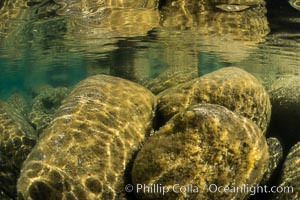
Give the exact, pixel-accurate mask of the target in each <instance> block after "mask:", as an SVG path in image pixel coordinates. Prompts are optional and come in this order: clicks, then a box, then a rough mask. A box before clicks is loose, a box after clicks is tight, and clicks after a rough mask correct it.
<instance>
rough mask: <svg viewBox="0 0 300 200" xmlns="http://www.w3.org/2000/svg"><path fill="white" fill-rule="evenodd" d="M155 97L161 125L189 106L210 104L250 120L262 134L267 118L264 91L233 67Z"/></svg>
mask: <svg viewBox="0 0 300 200" xmlns="http://www.w3.org/2000/svg"><path fill="white" fill-rule="evenodd" d="M158 97H159V103H158V110H159V113H160V114H161V115H162V117H163V119H164V120H165V121H167V120H168V119H170V118H171V117H172V116H173V115H175V114H176V113H178V112H180V111H182V110H184V109H185V108H187V107H189V106H190V105H193V104H197V103H212V104H219V105H222V106H225V107H227V108H228V109H230V110H232V111H234V112H236V113H237V114H241V115H243V116H244V117H247V118H249V119H251V120H252V121H253V122H254V123H255V124H257V125H258V127H259V128H261V129H262V131H263V132H265V131H266V128H267V126H268V123H269V120H270V115H271V104H270V100H269V96H268V94H267V92H266V91H265V89H264V87H263V86H262V85H261V84H260V83H259V81H258V80H257V79H256V78H255V77H254V76H252V75H251V74H249V73H248V72H246V71H244V70H242V69H239V68H235V67H228V68H222V69H220V70H217V71H215V72H212V73H210V74H207V75H204V76H202V77H200V78H197V79H194V80H192V81H189V82H186V83H183V84H180V85H177V86H175V87H172V88H170V89H167V90H165V91H163V92H161V93H160V94H159V95H158Z"/></svg>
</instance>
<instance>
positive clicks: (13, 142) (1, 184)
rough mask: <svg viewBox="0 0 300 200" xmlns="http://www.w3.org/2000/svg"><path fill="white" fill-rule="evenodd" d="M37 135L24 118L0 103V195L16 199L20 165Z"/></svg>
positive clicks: (16, 110)
mask: <svg viewBox="0 0 300 200" xmlns="http://www.w3.org/2000/svg"><path fill="white" fill-rule="evenodd" d="M36 140H37V135H36V133H35V131H34V130H33V128H32V127H31V126H30V125H29V123H28V122H27V121H26V120H25V119H24V116H23V115H22V114H21V113H20V112H19V111H18V109H14V108H13V107H12V106H11V105H9V104H7V103H5V102H0V193H3V195H6V196H8V197H10V198H15V197H16V184H17V179H18V176H19V174H20V170H21V166H22V163H23V162H24V161H25V159H26V157H27V155H28V154H29V153H30V152H31V150H32V149H33V147H34V145H35V143H36Z"/></svg>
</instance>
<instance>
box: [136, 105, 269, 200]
mask: <svg viewBox="0 0 300 200" xmlns="http://www.w3.org/2000/svg"><path fill="white" fill-rule="evenodd" d="M267 166H268V148H267V143H266V139H265V137H264V135H263V134H262V133H261V130H260V129H259V128H258V127H257V126H256V125H255V124H254V123H253V122H252V121H251V120H249V119H247V118H244V117H242V116H240V115H238V114H236V113H234V112H232V111H230V110H229V109H227V108H225V107H223V106H220V105H215V104H197V105H193V106H191V107H189V108H188V109H186V110H184V111H182V112H180V113H178V114H177V115H175V116H174V117H173V118H172V119H171V120H170V121H168V123H167V124H166V125H165V126H163V127H162V128H160V129H159V130H158V131H157V132H156V133H155V134H154V135H152V136H151V137H150V138H149V139H148V140H147V142H146V143H145V145H144V146H143V147H142V149H141V151H140V152H139V153H138V155H137V157H136V159H135V160H134V164H133V168H132V181H133V185H134V186H135V187H136V191H135V192H136V194H137V196H138V198H139V199H172V200H174V199H195V200H200V199H244V198H245V197H246V196H247V195H248V194H247V192H226V191H220V192H213V191H214V190H215V187H216V186H220V187H221V186H222V187H223V188H224V187H225V186H228V187H230V188H234V187H242V186H243V185H247V186H249V187H250V186H254V185H256V184H258V183H259V182H260V180H261V178H262V176H263V174H264V172H265V171H266V169H267ZM147 187H148V189H147ZM149 188H152V192H147V191H151V190H150V189H149ZM144 189H145V190H144ZM159 190H160V192H159ZM163 190H164V191H165V193H163ZM167 190H168V191H167ZM153 191H154V192H153ZM155 191H156V192H155ZM166 191H167V192H166Z"/></svg>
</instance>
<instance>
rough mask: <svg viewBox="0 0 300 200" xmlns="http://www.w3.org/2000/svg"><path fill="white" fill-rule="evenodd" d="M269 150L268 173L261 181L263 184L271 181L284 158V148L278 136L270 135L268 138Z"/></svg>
mask: <svg viewBox="0 0 300 200" xmlns="http://www.w3.org/2000/svg"><path fill="white" fill-rule="evenodd" d="M267 144H268V152H269V164H268V168H267V171H266V173H265V174H264V177H263V179H262V181H261V184H266V183H268V181H270V178H271V176H272V175H274V174H273V173H274V171H275V170H276V169H277V167H278V165H279V164H280V162H281V161H282V159H283V149H282V145H281V143H280V141H279V140H278V139H277V138H274V137H270V138H268V139H267Z"/></svg>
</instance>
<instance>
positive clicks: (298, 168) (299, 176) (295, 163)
mask: <svg viewBox="0 0 300 200" xmlns="http://www.w3.org/2000/svg"><path fill="white" fill-rule="evenodd" d="M280 179H281V180H280V183H279V187H280V188H281V189H282V190H283V192H281V193H276V194H274V195H273V199H288V200H298V199H299V198H300V142H298V143H297V144H296V145H294V146H293V147H292V148H291V150H290V152H289V153H288V156H287V158H286V159H285V161H284V164H283V170H282V174H281V178H280Z"/></svg>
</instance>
